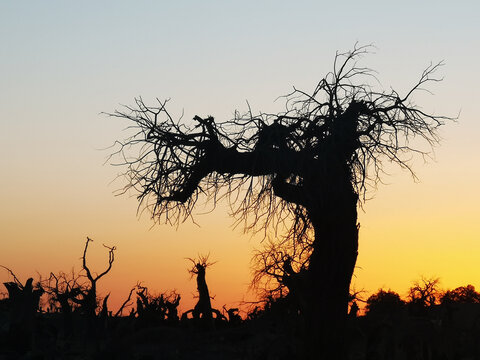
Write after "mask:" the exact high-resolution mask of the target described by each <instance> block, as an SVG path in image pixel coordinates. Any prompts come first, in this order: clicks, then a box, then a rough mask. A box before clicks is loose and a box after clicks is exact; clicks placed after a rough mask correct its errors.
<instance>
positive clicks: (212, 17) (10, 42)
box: [0, 0, 480, 310]
mask: <svg viewBox="0 0 480 360" xmlns="http://www.w3.org/2000/svg"><path fill="white" fill-rule="evenodd" d="M479 10H480V5H479V4H478V2H475V1H459V2H456V3H454V2H451V1H423V2H421V3H417V2H415V1H404V2H402V3H399V2H396V3H386V2H384V1H382V2H381V1H363V2H354V1H343V2H337V3H333V2H329V3H326V2H320V1H306V0H300V1H295V2H293V1H288V2H287V1H261V2H259V1H250V0H248V1H242V2H234V1H211V0H205V1H201V2H194V1H177V2H163V1H135V2H133V1H102V2H98V1H82V2H71V1H42V2H38V1H22V2H19V1H2V2H0V169H1V170H0V264H1V265H4V266H7V267H9V268H10V269H12V270H13V271H14V272H15V274H16V275H17V277H19V278H20V279H21V280H22V281H25V280H26V279H27V278H28V277H30V276H33V277H38V274H41V275H42V276H43V277H44V278H45V277H48V274H49V273H50V272H55V273H58V272H59V271H70V270H71V269H72V268H75V269H76V270H77V271H78V270H80V268H81V260H80V257H81V255H82V251H83V247H84V244H85V239H86V237H87V236H89V237H91V238H92V239H93V240H94V242H93V243H92V244H91V248H89V253H88V256H87V260H88V262H89V266H90V267H91V269H92V270H93V271H96V272H101V271H103V270H104V268H105V267H106V265H107V250H106V249H105V248H103V247H102V244H106V245H109V246H113V245H115V246H116V247H117V251H116V253H115V255H116V258H115V262H114V265H113V268H112V271H111V272H110V273H109V274H108V275H107V276H106V277H105V278H103V279H102V280H100V281H99V283H98V287H99V291H100V293H101V294H102V295H106V294H108V293H111V296H110V299H111V306H112V307H113V309H114V310H115V308H117V307H118V306H119V305H120V304H121V302H123V300H124V299H125V298H126V296H127V294H128V291H129V289H130V288H131V287H132V286H133V285H135V283H137V281H141V282H142V284H143V285H146V286H148V287H149V289H151V290H152V291H153V292H157V293H160V292H163V291H168V290H173V289H176V290H177V291H178V292H180V293H181V294H182V302H181V307H182V308H183V309H188V308H189V307H192V306H193V304H194V303H195V299H194V297H193V296H194V294H195V281H194V279H192V278H191V277H190V274H189V273H188V272H187V269H188V267H189V266H190V263H189V261H188V260H186V258H188V257H196V256H198V255H200V254H208V253H209V254H210V258H211V259H212V261H216V263H215V264H214V265H213V266H212V267H210V268H209V269H208V271H207V282H208V285H209V287H210V293H211V294H212V295H214V296H215V298H214V300H213V305H214V306H216V307H217V308H221V307H222V306H223V305H224V304H226V305H227V306H235V305H237V304H238V302H239V301H242V300H244V299H251V298H252V296H253V295H252V294H251V293H250V295H249V293H248V292H247V291H248V288H249V283H250V280H251V268H250V265H251V263H250V261H251V256H252V251H253V250H254V249H255V248H259V247H260V246H261V243H260V242H261V239H260V238H258V237H255V236H252V235H251V234H248V233H244V232H243V230H242V229H241V228H233V227H232V225H233V220H232V219H231V218H230V217H229V215H228V210H227V207H226V204H223V205H221V206H220V207H219V208H218V209H217V210H216V211H214V212H213V213H210V214H207V215H205V214H204V215H202V214H201V213H202V209H201V208H199V209H198V214H197V215H196V216H195V220H196V223H197V224H198V225H196V224H194V223H192V222H187V223H184V224H181V225H180V226H179V227H178V228H177V227H171V226H169V225H155V224H154V223H153V222H152V220H151V219H150V216H149V214H148V213H143V214H141V215H140V214H138V213H137V207H138V204H137V201H136V199H135V196H134V194H130V196H115V192H116V190H118V189H120V188H122V187H123V186H124V185H125V184H124V183H122V181H121V180H115V179H116V176H117V175H118V174H119V173H120V172H121V169H118V168H115V167H113V166H111V165H109V163H108V162H107V163H106V160H107V157H108V155H109V154H110V153H111V149H109V147H110V146H111V145H112V144H113V143H114V141H115V140H118V139H123V138H125V136H126V134H127V132H126V131H125V127H126V126H127V123H126V122H124V121H121V120H118V119H115V118H111V117H108V116H106V115H105V114H104V113H105V112H107V113H108V112H113V111H114V110H115V109H122V105H123V104H124V105H131V104H133V101H134V98H135V97H137V96H142V97H143V99H144V100H145V102H147V103H153V102H154V100H155V98H156V97H158V98H160V99H167V98H170V99H171V101H170V111H171V113H172V114H174V115H176V116H179V115H180V114H181V113H182V112H184V114H185V115H184V118H185V119H191V118H192V117H193V116H194V115H196V114H198V115H200V116H206V115H213V116H214V117H215V118H216V119H220V120H228V119H231V118H232V117H233V114H234V111H235V110H240V111H245V110H246V109H247V105H246V102H247V101H248V103H249V104H250V105H251V107H252V109H253V110H254V111H257V112H260V111H265V112H275V111H277V110H278V109H280V108H281V106H282V103H281V101H279V100H277V101H275V100H276V99H277V97H278V96H280V95H284V94H287V93H289V92H290V91H291V90H292V87H293V86H295V87H297V88H301V89H305V90H307V91H308V90H311V89H312V88H313V87H314V86H315V85H316V83H317V82H318V81H319V80H320V79H321V78H322V77H323V76H324V75H325V74H326V73H327V72H329V71H330V70H332V63H333V58H334V55H335V52H336V51H347V50H350V49H352V48H353V46H354V44H355V43H357V42H358V43H359V44H361V45H363V44H373V45H374V46H375V48H374V51H372V53H371V54H369V55H367V56H365V57H364V58H363V59H362V63H363V64H365V65H366V66H368V67H370V68H372V69H375V70H376V71H377V73H378V74H377V76H378V78H379V80H380V82H381V85H379V86H382V87H383V88H385V89H389V88H390V87H392V88H394V89H397V90H398V91H399V92H400V93H402V92H403V93H405V92H406V91H408V89H409V87H411V86H412V85H414V84H415V82H416V81H417V80H418V79H419V76H420V74H421V72H422V71H423V69H425V68H426V67H427V66H428V65H429V64H430V63H431V62H433V63H436V62H439V61H442V60H443V61H444V62H445V65H444V66H443V67H442V68H441V70H440V72H439V75H440V76H442V77H443V78H444V80H443V81H442V82H440V83H435V84H432V86H431V87H430V88H429V89H430V90H431V92H432V94H428V93H420V94H418V96H417V97H415V101H416V103H417V104H418V105H419V106H421V107H422V109H425V110H426V111H428V112H431V113H434V114H439V115H446V116H451V117H457V116H458V120H457V121H455V122H453V121H452V122H449V123H447V124H446V125H445V126H444V127H443V128H442V130H441V132H440V135H441V137H442V141H441V144H440V146H438V147H437V148H436V149H435V154H434V156H433V159H432V160H431V161H429V162H427V163H423V162H419V161H417V162H416V164H415V171H416V174H417V176H418V179H419V180H418V181H417V182H415V181H413V180H412V178H411V177H410V175H409V174H408V173H406V172H404V171H402V170H400V169H397V168H392V169H391V173H390V175H389V176H386V177H385V178H383V182H384V184H380V185H379V186H378V189H377V190H376V191H375V193H374V194H373V196H372V198H371V199H369V200H368V201H366V202H365V203H364V204H363V206H362V208H361V209H360V210H359V222H360V224H361V228H360V245H359V257H358V261H357V268H356V271H355V276H354V278H353V282H352V283H353V286H354V287H355V289H356V290H362V289H363V290H364V291H365V294H368V293H370V292H374V291H376V290H377V289H378V288H380V287H386V288H391V289H394V290H396V291H398V292H399V293H400V294H402V295H404V294H405V293H406V291H407V290H408V287H409V286H410V285H411V284H412V282H413V281H415V280H417V279H419V278H420V276H422V275H423V276H427V277H439V278H440V280H441V286H443V287H444V288H452V287H457V286H461V285H466V284H473V285H475V286H476V287H477V288H479V289H480V267H479V265H478V264H479V263H478V259H479V258H480V236H479V235H478V217H479V215H480V213H479V210H478V204H479V203H480V191H479V189H478V179H479V177H480V161H478V156H479V154H480V145H479V142H478V137H479V136H478V135H479V134H480V122H479V121H478V120H477V115H478V112H477V111H476V110H477V102H478V98H479V95H480V92H479V90H478V84H479V83H480V72H479V69H478V58H479V56H480V46H479V45H480V43H479V37H478V35H479V34H480V24H479V22H478V19H477V14H478V13H479ZM8 280H11V278H10V277H9V274H8V273H7V272H6V271H3V270H0V281H2V282H3V281H8Z"/></svg>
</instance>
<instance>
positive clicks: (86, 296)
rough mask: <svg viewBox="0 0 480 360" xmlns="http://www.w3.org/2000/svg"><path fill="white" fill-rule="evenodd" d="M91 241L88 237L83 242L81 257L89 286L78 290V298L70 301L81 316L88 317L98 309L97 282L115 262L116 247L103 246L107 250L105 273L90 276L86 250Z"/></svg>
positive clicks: (93, 314)
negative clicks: (75, 304) (75, 305)
mask: <svg viewBox="0 0 480 360" xmlns="http://www.w3.org/2000/svg"><path fill="white" fill-rule="evenodd" d="M91 241H93V240H92V239H90V238H89V237H87V241H86V242H85V248H84V249H83V256H82V268H83V270H84V271H85V274H86V277H87V279H88V281H89V285H87V286H85V287H84V288H82V289H80V297H79V298H72V300H73V301H74V302H75V303H77V304H78V305H79V311H80V312H81V313H83V314H86V315H88V316H91V317H93V316H95V315H96V311H97V308H98V301H97V281H98V280H100V279H101V278H102V277H104V276H105V275H106V274H108V272H109V271H110V270H111V269H112V265H113V262H114V261H115V253H114V252H115V250H116V247H115V246H113V247H109V246H106V245H103V246H104V247H105V248H107V249H108V267H107V269H106V270H105V271H103V272H102V273H100V274H98V275H95V276H94V275H92V272H91V271H90V269H89V267H88V266H87V249H88V244H89V243H90V242H91Z"/></svg>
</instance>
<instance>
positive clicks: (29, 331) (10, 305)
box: [0, 265, 44, 351]
mask: <svg viewBox="0 0 480 360" xmlns="http://www.w3.org/2000/svg"><path fill="white" fill-rule="evenodd" d="M0 266H1V267H3V268H4V269H5V270H7V271H8V272H9V273H10V274H11V275H12V277H13V281H10V282H5V283H3V285H4V286H5V288H6V289H7V291H8V298H7V299H5V300H4V302H5V303H6V306H5V307H6V309H7V311H8V315H9V323H8V325H7V327H8V336H7V337H8V341H7V342H8V344H9V346H11V347H12V349H14V350H16V351H25V350H27V349H29V348H30V347H31V345H32V344H31V342H32V335H33V332H34V322H35V314H36V313H37V312H38V311H39V302H40V297H41V296H42V294H43V293H44V290H43V288H42V286H41V284H40V283H36V284H34V283H33V278H28V279H27V281H26V282H25V284H22V283H21V282H20V280H19V279H18V278H17V277H16V276H15V274H14V273H13V271H12V270H10V269H9V268H7V267H5V266H3V265H0Z"/></svg>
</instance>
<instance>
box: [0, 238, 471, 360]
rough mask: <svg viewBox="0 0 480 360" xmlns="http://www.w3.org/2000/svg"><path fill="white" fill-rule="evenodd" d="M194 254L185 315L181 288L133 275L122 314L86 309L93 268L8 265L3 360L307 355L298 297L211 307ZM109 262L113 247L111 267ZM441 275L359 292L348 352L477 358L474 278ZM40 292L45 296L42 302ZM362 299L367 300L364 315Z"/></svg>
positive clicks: (202, 262)
mask: <svg viewBox="0 0 480 360" xmlns="http://www.w3.org/2000/svg"><path fill="white" fill-rule="evenodd" d="M89 241H91V240H87V243H86V247H85V251H84V258H83V262H84V264H85V263H86V259H85V257H86V248H87V246H88V243H89ZM113 249H114V248H109V254H111V253H112V252H113ZM190 260H191V261H192V264H193V266H192V268H191V269H190V272H191V273H192V276H196V278H197V288H198V291H199V300H198V303H197V305H196V306H195V307H194V309H191V310H188V311H186V312H185V313H184V314H183V315H182V316H179V314H178V306H179V304H180V300H181V296H180V294H178V293H176V292H175V291H172V292H164V293H161V294H160V295H153V294H151V293H149V290H148V288H147V287H145V286H142V285H141V284H136V285H135V286H134V287H133V288H132V289H131V291H130V293H129V296H128V298H127V299H126V301H125V302H124V303H123V304H122V306H121V308H120V309H119V310H118V311H117V312H116V313H113V312H112V311H109V310H108V307H107V301H108V296H106V297H105V298H103V299H102V298H99V297H98V296H97V295H96V294H95V302H93V303H87V304H88V306H90V307H89V308H88V309H87V310H85V308H84V306H85V304H86V301H85V300H84V299H85V297H86V296H91V293H92V281H91V279H89V278H88V276H87V277H86V280H85V278H83V277H82V275H83V272H81V273H79V274H75V273H74V272H72V273H71V274H66V273H59V274H56V275H55V274H53V273H52V274H50V277H49V278H48V279H46V280H42V279H39V280H38V281H36V282H35V281H34V280H33V278H29V279H28V280H27V281H26V282H25V283H22V282H21V281H20V280H19V279H18V278H17V277H16V276H15V274H14V273H13V271H11V270H10V269H8V268H6V269H7V270H8V271H9V272H10V274H11V275H12V277H13V281H11V282H6V283H4V286H5V288H6V289H7V291H8V295H7V296H6V297H5V298H3V299H1V300H0V359H17V358H23V359H97V358H98V359H100V358H101V359H191V358H195V359H207V358H208V359H216V358H228V359H256V358H258V359H287V358H288V359H292V358H298V356H302V355H303V353H302V351H304V350H303V344H304V342H303V340H304V339H305V336H306V335H305V327H304V326H303V321H304V320H303V316H302V313H301V312H300V311H298V305H297V304H296V302H295V300H294V298H293V297H291V296H289V295H288V294H287V295H283V296H267V297H265V298H264V299H263V301H261V302H258V303H257V304H255V305H252V307H251V309H250V311H249V312H248V313H247V315H246V317H245V319H242V318H241V317H240V315H239V313H238V309H236V308H232V309H227V308H225V307H224V308H223V311H219V310H216V309H213V308H212V307H211V304H210V295H209V292H208V287H207V284H206V280H205V270H206V268H207V267H208V266H209V265H211V264H212V263H209V262H208V258H207V257H199V259H196V260H193V259H190ZM112 263H113V256H112V255H109V268H111V265H112ZM84 270H85V267H84ZM107 273H108V271H106V272H105V274H107ZM105 274H104V275H105ZM102 276H103V275H102ZM92 279H94V280H95V278H94V277H93V276H92ZM97 280H98V277H97ZM438 284H439V281H438V279H427V278H422V279H421V280H420V281H418V282H415V283H414V284H413V286H412V287H411V288H410V289H409V292H408V295H407V297H406V298H405V299H402V297H401V296H400V295H399V294H398V293H396V292H394V291H392V290H385V289H379V290H378V291H377V292H376V293H375V294H372V295H371V296H370V297H368V299H367V300H365V301H363V300H362V299H360V298H359V297H358V295H357V296H353V297H352V299H351V306H350V316H349V317H348V324H347V331H346V338H345V339H344V344H343V345H344V349H346V353H347V355H348V358H349V359H464V358H473V359H477V358H479V355H480V344H479V342H478V339H479V338H480V293H478V292H477V291H475V288H474V287H473V286H472V285H467V286H462V287H458V288H455V289H453V290H451V289H449V290H444V291H442V290H440V289H439V286H438ZM89 294H90V295H89ZM42 296H43V297H46V300H44V301H41V297H42ZM133 297H135V298H136V299H133ZM357 302H364V303H365V307H364V314H363V315H361V316H358V312H359V311H358V310H359V309H358V306H357ZM41 304H43V306H42V305H41ZM92 305H93V308H92V307H91V306H92ZM127 307H131V310H130V313H128V314H125V315H123V314H122V311H123V310H125V308H127ZM190 315H191V316H190ZM344 352H345V351H344Z"/></svg>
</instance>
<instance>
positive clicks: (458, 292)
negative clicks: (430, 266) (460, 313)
mask: <svg viewBox="0 0 480 360" xmlns="http://www.w3.org/2000/svg"><path fill="white" fill-rule="evenodd" d="M440 303H442V304H445V303H468V304H478V303H480V293H478V292H477V291H475V287H474V286H473V285H467V286H460V287H457V288H456V289H454V290H447V291H445V292H444V293H443V294H442V295H441V296H440Z"/></svg>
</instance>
